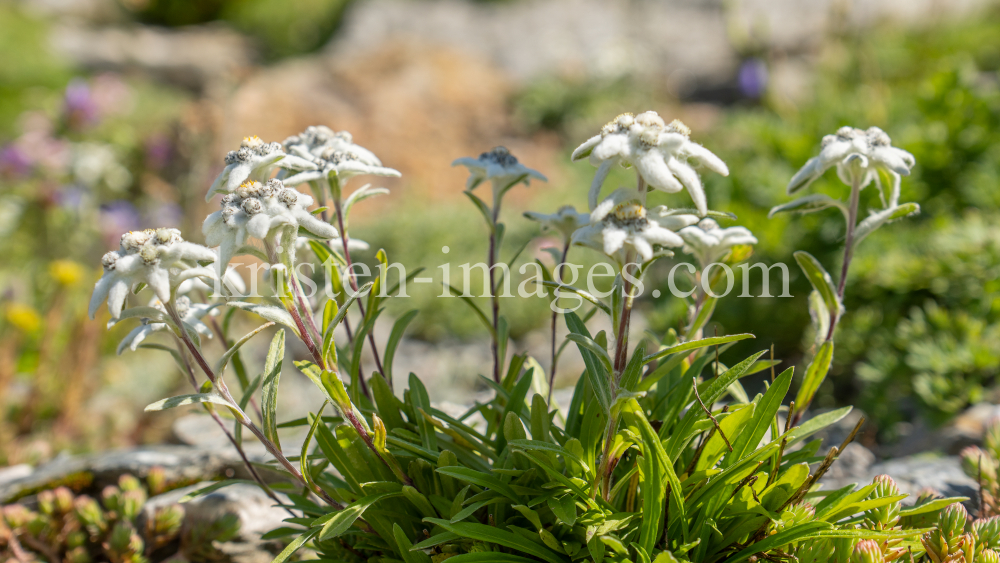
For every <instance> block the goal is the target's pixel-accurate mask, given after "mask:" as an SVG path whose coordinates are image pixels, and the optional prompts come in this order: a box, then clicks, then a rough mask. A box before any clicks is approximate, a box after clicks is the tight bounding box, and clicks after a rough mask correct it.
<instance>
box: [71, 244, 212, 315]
mask: <svg viewBox="0 0 1000 563" xmlns="http://www.w3.org/2000/svg"><path fill="white" fill-rule="evenodd" d="M215 260H216V255H215V252H213V251H212V250H211V249H209V248H206V247H204V246H201V245H200V244H194V243H190V242H187V241H185V240H184V239H183V238H181V233H180V231H178V230H177V229H146V230H144V231H129V232H127V233H125V234H124V235H122V238H121V244H120V247H119V249H118V250H117V251H111V252H108V253H107V254H105V255H104V257H103V258H102V259H101V263H102V265H103V266H104V275H103V276H102V277H101V279H100V280H99V281H98V282H97V285H96V286H95V287H94V294H93V296H92V297H91V299H90V310H89V314H90V317H91V318H93V317H94V314H95V313H97V308H98V307H100V305H101V303H103V302H104V301H105V300H107V302H108V310H109V311H110V312H111V316H112V317H113V318H116V319H117V318H118V317H119V316H120V315H121V312H122V308H123V307H124V305H125V298H126V297H128V294H129V292H130V291H132V290H133V289H135V288H137V287H138V286H139V284H147V285H148V286H149V287H150V289H152V290H153V293H154V294H156V297H157V299H159V300H160V301H162V302H163V303H167V302H169V301H170V299H171V297H172V292H173V290H174V289H176V288H177V286H178V285H179V284H180V283H182V282H184V281H185V280H188V279H191V278H195V277H205V278H210V279H212V278H214V277H215V270H214V269H213V268H210V267H203V266H201V265H200V264H201V263H202V262H214V261H215Z"/></svg>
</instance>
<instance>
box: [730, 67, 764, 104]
mask: <svg viewBox="0 0 1000 563" xmlns="http://www.w3.org/2000/svg"><path fill="white" fill-rule="evenodd" d="M736 81H737V83H738V84H739V87H740V92H742V93H743V95H744V96H746V97H748V98H753V99H755V100H756V99H759V98H760V97H761V96H763V95H764V92H766V91H767V82H768V74H767V65H766V64H765V63H764V61H762V60H761V59H758V58H756V57H755V58H751V59H746V60H745V61H743V64H741V65H740V70H739V72H738V73H737V76H736Z"/></svg>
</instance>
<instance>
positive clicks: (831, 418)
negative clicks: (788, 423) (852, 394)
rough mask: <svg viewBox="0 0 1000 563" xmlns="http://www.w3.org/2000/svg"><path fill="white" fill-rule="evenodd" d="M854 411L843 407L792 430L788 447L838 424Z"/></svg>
mask: <svg viewBox="0 0 1000 563" xmlns="http://www.w3.org/2000/svg"><path fill="white" fill-rule="evenodd" d="M852 409H853V407H842V408H839V409H837V410H833V411H829V412H825V413H823V414H819V415H816V416H814V417H812V418H810V419H809V420H807V421H805V422H803V423H802V424H800V425H798V426H796V427H795V428H792V429H791V430H790V431H789V432H788V445H789V446H791V445H793V444H796V443H798V442H801V441H802V440H805V439H806V438H808V437H809V436H812V435H813V434H815V433H817V432H819V431H820V430H822V429H824V428H826V427H827V426H830V425H831V424H836V423H837V422H838V421H840V420H841V419H842V418H844V417H845V416H847V415H848V414H850V413H851V410H852Z"/></svg>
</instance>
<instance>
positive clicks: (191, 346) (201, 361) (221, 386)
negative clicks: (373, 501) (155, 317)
mask: <svg viewBox="0 0 1000 563" xmlns="http://www.w3.org/2000/svg"><path fill="white" fill-rule="evenodd" d="M166 308H167V313H168V314H169V315H170V317H171V318H173V319H174V322H175V323H177V327H178V328H179V329H180V335H179V337H180V339H181V341H182V342H183V343H184V345H185V346H186V347H187V349H188V351H189V352H191V356H192V357H194V359H195V361H196V362H197V363H198V366H199V367H200V368H201V370H202V371H203V372H204V373H205V376H206V377H208V380H209V381H211V382H212V386H213V387H215V389H216V391H218V393H219V395H221V396H222V398H223V399H225V400H226V402H228V403H229V405H230V406H229V408H231V409H232V410H233V412H234V413H235V414H236V415H237V418H236V420H237V421H238V422H239V423H240V424H242V425H243V426H244V427H246V429H247V430H249V431H250V432H251V433H252V434H253V435H254V436H256V437H257V439H258V440H260V443H261V444H263V445H264V448H265V449H266V450H267V452H268V453H269V454H271V456H273V457H274V458H275V459H276V460H278V463H280V464H281V465H282V467H284V468H285V470H286V471H288V472H289V473H290V474H291V475H292V477H294V478H295V480H297V481H298V482H299V483H300V484H301V485H302V486H304V487H309V483H308V482H307V481H306V480H305V478H304V477H302V474H301V473H299V470H298V469H297V468H296V467H295V466H294V465H292V463H291V462H290V461H288V458H286V457H285V454H283V453H281V450H280V449H279V448H278V447H277V446H276V445H275V444H274V443H273V442H272V441H271V440H269V439H267V437H266V436H264V433H263V432H262V431H261V430H260V428H257V425H256V424H254V423H253V421H252V420H250V417H248V416H247V415H246V413H245V412H243V409H241V408H240V406H239V403H238V402H237V401H236V399H234V398H233V395H232V393H230V392H229V388H228V387H227V386H226V382H225V380H223V379H222V378H221V377H216V374H215V371H214V370H213V369H212V367H211V366H209V365H208V360H206V359H205V356H204V355H203V354H202V353H201V349H200V348H198V346H196V345H195V343H194V342H193V341H192V340H191V337H190V336H189V335H188V334H187V332H185V331H184V324H183V322H182V321H181V318H180V316H179V315H178V314H177V310H176V309H174V306H173V303H168V304H167V306H166ZM314 490H315V492H316V494H318V495H319V496H321V497H323V499H324V500H326V501H327V502H328V503H330V504H331V505H333V506H339V504H338V503H336V501H334V500H333V499H332V498H330V496H329V495H328V494H327V493H326V491H324V490H323V489H321V488H319V487H315V489H314Z"/></svg>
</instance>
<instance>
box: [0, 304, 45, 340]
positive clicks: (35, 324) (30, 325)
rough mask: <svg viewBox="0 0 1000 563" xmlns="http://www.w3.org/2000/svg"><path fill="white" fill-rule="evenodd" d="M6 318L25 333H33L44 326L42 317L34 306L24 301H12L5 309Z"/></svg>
mask: <svg viewBox="0 0 1000 563" xmlns="http://www.w3.org/2000/svg"><path fill="white" fill-rule="evenodd" d="M4 318H5V319H6V320H7V322H8V323H10V324H11V325H13V326H14V328H16V329H18V330H20V331H21V332H25V333H33V332H36V331H38V329H40V328H41V327H42V317H41V315H39V314H38V311H36V310H35V308H34V307H31V306H29V305H25V304H23V303H11V304H9V305H7V307H6V308H5V309H4Z"/></svg>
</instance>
